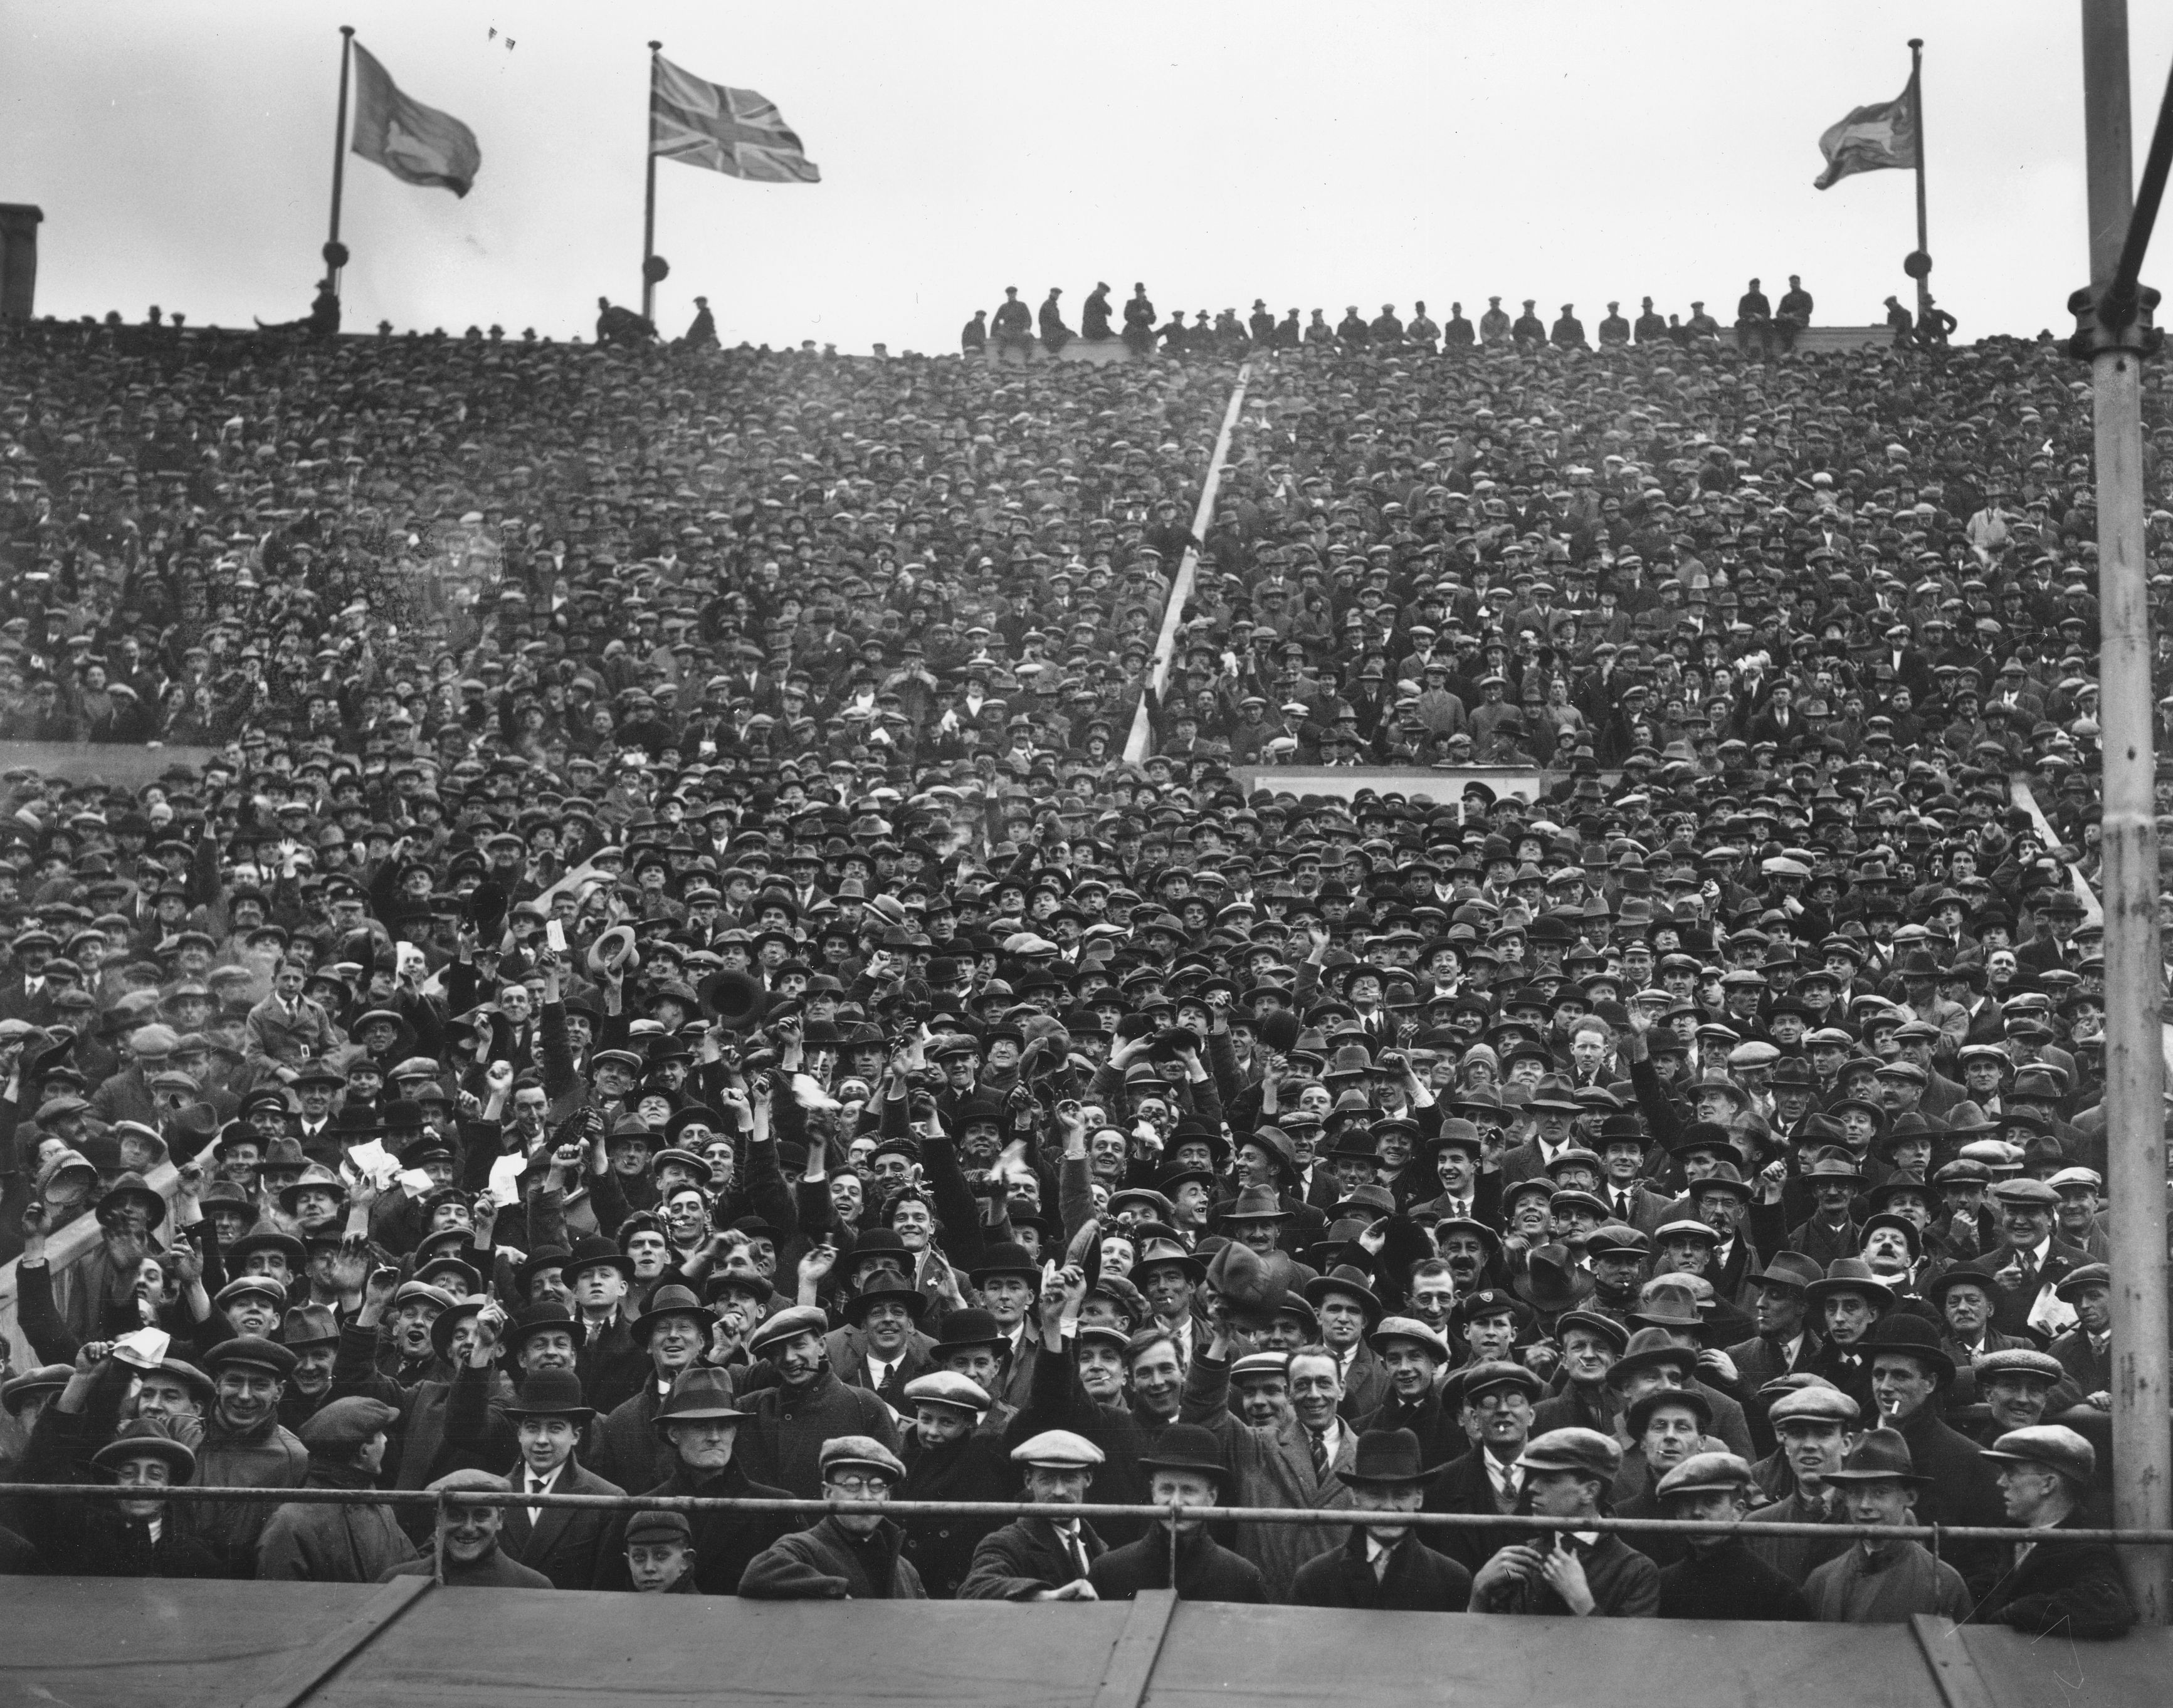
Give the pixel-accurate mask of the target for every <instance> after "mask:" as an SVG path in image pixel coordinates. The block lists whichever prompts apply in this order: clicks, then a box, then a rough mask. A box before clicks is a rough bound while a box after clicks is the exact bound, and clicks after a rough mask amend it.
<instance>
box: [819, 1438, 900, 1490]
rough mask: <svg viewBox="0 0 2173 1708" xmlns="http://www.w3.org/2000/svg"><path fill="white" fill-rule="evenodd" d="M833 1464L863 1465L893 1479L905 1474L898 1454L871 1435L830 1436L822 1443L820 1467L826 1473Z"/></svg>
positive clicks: (895, 1479)
mask: <svg viewBox="0 0 2173 1708" xmlns="http://www.w3.org/2000/svg"><path fill="white" fill-rule="evenodd" d="M833 1465H864V1466H865V1467H867V1468H869V1469H871V1470H876V1471H881V1472H882V1474H884V1475H885V1476H887V1477H889V1478H891V1479H892V1480H893V1481H897V1480H898V1479H903V1477H904V1475H905V1466H904V1464H903V1463H902V1462H901V1461H900V1460H899V1458H898V1455H897V1454H896V1453H894V1452H892V1451H891V1450H890V1449H889V1448H888V1447H885V1446H884V1445H883V1444H882V1442H881V1441H877V1440H876V1438H875V1437H874V1436H831V1437H830V1439H829V1440H828V1441H825V1442H823V1443H822V1469H823V1470H824V1471H825V1472H826V1473H827V1472H828V1470H829V1468H830V1467H831V1466H833Z"/></svg>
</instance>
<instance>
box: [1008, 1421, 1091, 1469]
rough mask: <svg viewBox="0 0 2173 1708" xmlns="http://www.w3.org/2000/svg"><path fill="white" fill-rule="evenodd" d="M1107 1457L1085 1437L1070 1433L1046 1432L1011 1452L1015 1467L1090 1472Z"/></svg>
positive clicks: (1060, 1431)
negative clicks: (1039, 1467) (1032, 1466)
mask: <svg viewBox="0 0 2173 1708" xmlns="http://www.w3.org/2000/svg"><path fill="white" fill-rule="evenodd" d="M1106 1457H1108V1455H1106V1454H1105V1453H1103V1451H1102V1450H1101V1448H1099V1447H1096V1446H1095V1445H1094V1443H1093V1442H1092V1441H1088V1440H1087V1437H1086V1436H1079V1435H1074V1434H1072V1432H1071V1431H1070V1430H1043V1431H1042V1432H1041V1433H1040V1434H1039V1435H1038V1436H1033V1438H1032V1439H1030V1440H1027V1441H1021V1442H1020V1443H1019V1444H1018V1445H1017V1446H1016V1447H1013V1448H1012V1449H1011V1463H1013V1464H1015V1465H1038V1466H1041V1467H1043V1468H1044V1469H1049V1470H1061V1471H1083V1470H1088V1469H1091V1468H1092V1467H1094V1466H1096V1465H1098V1464H1100V1463H1102V1462H1103V1460H1104V1459H1105V1458H1106Z"/></svg>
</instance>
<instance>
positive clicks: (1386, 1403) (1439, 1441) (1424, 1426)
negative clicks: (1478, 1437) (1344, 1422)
mask: <svg viewBox="0 0 2173 1708" xmlns="http://www.w3.org/2000/svg"><path fill="white" fill-rule="evenodd" d="M1352 1427H1353V1428H1355V1429H1356V1431H1358V1433H1359V1434H1361V1435H1363V1434H1365V1433H1366V1431H1368V1430H1409V1431H1410V1432H1411V1433H1412V1434H1413V1435H1415V1436H1417V1437H1418V1438H1419V1463H1421V1465H1446V1464H1447V1463H1448V1462H1449V1461H1450V1460H1451V1459H1454V1458H1459V1457H1462V1456H1463V1455H1464V1454H1465V1453H1468V1452H1470V1451H1471V1437H1470V1436H1468V1435H1466V1434H1465V1433H1464V1425H1462V1424H1461V1423H1460V1422H1459V1421H1458V1420H1457V1419H1456V1417H1455V1415H1454V1414H1453V1413H1451V1412H1450V1411H1449V1410H1448V1409H1447V1408H1446V1407H1444V1406H1443V1405H1442V1403H1441V1390H1440V1389H1439V1388H1437V1387H1436V1388H1429V1389H1428V1390H1427V1392H1426V1398H1424V1399H1422V1400H1421V1401H1420V1402H1419V1403H1418V1404H1416V1405H1406V1404H1405V1403H1404V1402H1403V1401H1402V1400H1401V1399H1400V1398H1398V1397H1397V1395H1396V1393H1395V1391H1394V1389H1393V1388H1392V1389H1391V1390H1390V1391H1389V1393H1388V1398H1386V1399H1385V1400H1383V1401H1382V1402H1381V1404H1380V1406H1379V1408H1378V1409H1376V1410H1374V1411H1372V1412H1369V1413H1367V1414H1366V1415H1365V1416H1364V1417H1361V1418H1360V1419H1359V1420H1358V1421H1357V1422H1356V1424H1355V1425H1352Z"/></svg>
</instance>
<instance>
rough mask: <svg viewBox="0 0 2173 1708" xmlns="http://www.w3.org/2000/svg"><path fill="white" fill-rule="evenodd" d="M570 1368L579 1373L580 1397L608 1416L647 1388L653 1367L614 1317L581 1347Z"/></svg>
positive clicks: (620, 1319) (630, 1333)
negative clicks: (599, 1332) (572, 1367)
mask: <svg viewBox="0 0 2173 1708" xmlns="http://www.w3.org/2000/svg"><path fill="white" fill-rule="evenodd" d="M574 1368H575V1369H577V1370H578V1371H580V1377H581V1397H582V1398H583V1400H584V1401H585V1402H586V1403H587V1404H590V1405H591V1406H593V1407H595V1408H596V1410H597V1411H598V1412H599V1413H609V1412H611V1411H612V1410H614V1409H616V1408H617V1406H618V1405H619V1404H621V1403H622V1402H623V1401H625V1400H628V1399H630V1398H633V1396H634V1395H635V1394H637V1393H640V1392H641V1390H642V1389H643V1388H644V1387H648V1386H650V1385H651V1383H650V1375H651V1373H652V1371H653V1368H654V1366H651V1365H650V1361H649V1352H648V1350H647V1349H646V1348H644V1347H642V1346H639V1345H636V1344H634V1330H633V1328H631V1326H629V1324H628V1322H627V1320H626V1318H625V1317H614V1318H613V1319H612V1321H611V1322H610V1323H607V1324H606V1325H605V1327H604V1332H603V1333H602V1334H592V1335H590V1337H589V1338H588V1339H586V1340H585V1341H584V1342H583V1343H582V1345H581V1350H580V1354H579V1356H578V1361H577V1362H576V1364H575V1366H574Z"/></svg>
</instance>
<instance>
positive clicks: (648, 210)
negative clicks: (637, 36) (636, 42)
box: [641, 41, 664, 321]
mask: <svg viewBox="0 0 2173 1708" xmlns="http://www.w3.org/2000/svg"><path fill="white" fill-rule="evenodd" d="M662 51H664V44H663V43H662V42H661V41H652V42H650V44H649V88H650V100H651V102H652V103H653V102H654V101H655V89H656V56H657V55H658V54H660V53H661V52H662ZM654 125H655V121H654V120H653V119H651V118H650V116H649V115H648V113H647V112H645V111H644V113H643V115H642V121H641V152H642V158H643V160H644V163H645V164H646V167H647V170H648V174H649V189H648V194H647V196H646V197H645V198H644V201H643V203H642V209H641V318H642V319H643V320H644V321H655V318H656V315H655V304H656V287H655V284H654V283H652V282H651V281H650V277H649V261H650V256H653V255H655V253H656V149H655V146H654V142H655V138H654V137H652V136H651V134H650V132H651V130H652V128H653V127H654Z"/></svg>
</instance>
